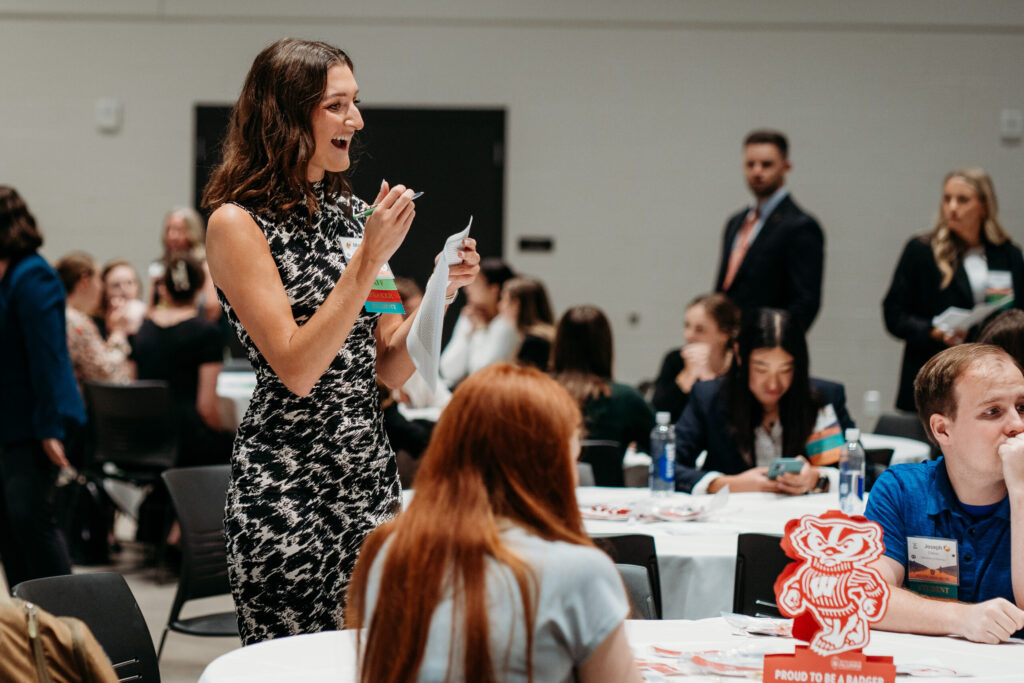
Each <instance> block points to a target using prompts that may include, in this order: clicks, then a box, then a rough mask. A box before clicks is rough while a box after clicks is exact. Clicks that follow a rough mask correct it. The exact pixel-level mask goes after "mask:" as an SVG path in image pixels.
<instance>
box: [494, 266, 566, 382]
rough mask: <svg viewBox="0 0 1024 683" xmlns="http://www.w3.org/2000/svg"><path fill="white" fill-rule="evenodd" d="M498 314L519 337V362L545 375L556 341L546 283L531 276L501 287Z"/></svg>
mask: <svg viewBox="0 0 1024 683" xmlns="http://www.w3.org/2000/svg"><path fill="white" fill-rule="evenodd" d="M498 313H499V315H501V316H503V317H504V318H505V320H506V321H507V322H508V323H509V324H510V325H511V326H512V327H513V328H515V330H516V334H517V335H518V336H519V348H518V349H517V350H516V352H515V359H516V361H518V362H519V363H520V364H521V365H532V366H533V367H535V368H537V369H538V370H543V371H545V372H546V371H547V369H548V363H549V361H550V359H551V341H552V340H553V339H554V338H555V317H554V315H552V313H551V301H550V300H549V299H548V292H547V290H546V289H544V283H543V282H541V281H540V280H537V279H535V278H532V277H514V278H512V279H511V280H508V281H507V282H506V283H505V286H504V287H502V288H501V299H500V300H499V301H498Z"/></svg>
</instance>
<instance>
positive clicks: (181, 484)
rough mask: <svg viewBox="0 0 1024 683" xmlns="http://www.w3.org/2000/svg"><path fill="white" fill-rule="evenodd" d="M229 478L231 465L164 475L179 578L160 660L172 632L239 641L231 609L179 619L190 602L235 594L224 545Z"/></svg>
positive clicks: (192, 468) (162, 643) (162, 639)
mask: <svg viewBox="0 0 1024 683" xmlns="http://www.w3.org/2000/svg"><path fill="white" fill-rule="evenodd" d="M230 478H231V468H230V466H229V465H210V466H204V467H182V468H177V469H171V470H167V471H166V472H164V473H163V479H164V483H165V484H166V485H167V491H168V492H169V493H170V494H171V502H172V503H173V505H174V510H175V512H176V513H177V515H178V523H179V524H180V525H181V575H180V576H179V578H178V591H177V593H176V594H175V596H174V603H173V604H172V605H171V613H170V615H169V616H168V617H167V625H166V626H165V627H164V631H163V634H162V635H161V636H160V646H159V647H158V649H157V657H159V656H160V654H161V653H162V652H163V649H164V642H165V641H166V640H167V632H168V631H174V632H176V633H184V634H187V635H192V636H220V637H229V636H234V637H236V638H237V637H238V622H237V620H236V618H235V612H234V611H233V610H232V611H230V612H217V613H213V614H203V615H200V616H195V617H189V618H187V619H182V618H181V608H182V606H184V604H185V603H186V602H188V601H189V600H197V599H199V598H208V597H211V596H215V595H226V594H230V592H231V589H230V587H229V585H228V564H227V554H226V550H225V547H224V503H225V501H226V500H227V491H228V482H229V480H230Z"/></svg>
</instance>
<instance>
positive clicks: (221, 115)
mask: <svg viewBox="0 0 1024 683" xmlns="http://www.w3.org/2000/svg"><path fill="white" fill-rule="evenodd" d="M361 111H362V114H363V120H364V123H365V126H364V128H363V131H362V132H360V133H359V134H358V135H357V136H356V145H355V147H354V149H353V156H354V159H355V163H354V164H353V166H352V170H351V172H350V178H351V180H352V186H353V188H354V189H355V193H356V195H357V196H359V197H360V198H362V199H364V200H366V201H367V202H372V201H373V199H374V198H375V197H376V196H377V192H378V190H379V189H380V182H381V180H383V179H387V180H388V182H389V183H392V184H396V183H402V184H404V185H406V186H408V187H412V188H414V189H416V190H420V191H423V192H424V195H423V197H422V198H421V199H418V200H417V201H416V221H415V223H413V226H412V230H410V232H409V235H408V236H407V237H406V240H405V242H404V243H403V244H402V247H401V248H400V249H399V250H398V252H397V253H395V255H394V257H393V258H392V259H391V268H392V269H393V270H394V272H395V273H396V274H398V275H404V276H406V277H411V278H413V279H415V280H416V281H417V282H418V283H419V284H420V286H421V287H423V286H425V285H426V283H427V278H428V277H429V276H430V273H431V271H432V270H433V267H434V256H435V255H436V254H437V253H438V252H439V251H440V250H441V247H442V246H443V245H444V239H445V238H446V237H447V236H448V235H451V234H453V233H455V232H458V231H459V230H461V229H462V228H463V227H465V225H466V222H467V221H468V220H469V217H470V216H471V215H472V216H473V229H472V231H471V232H470V235H472V236H473V237H474V238H475V239H476V240H477V243H478V248H479V250H480V254H481V255H482V256H485V257H486V256H497V257H501V256H503V249H504V247H503V244H504V216H505V110H504V109H395V108H374V107H365V108H361ZM230 113H231V107H230V106H224V105H196V108H195V124H196V129H195V131H196V132H195V198H194V202H195V205H196V208H199V202H200V200H201V198H202V192H203V187H205V185H206V181H207V180H208V178H209V175H210V171H211V169H212V168H213V167H214V166H215V165H216V164H217V163H218V162H219V161H220V144H221V141H222V140H223V137H224V133H225V131H226V130H227V124H228V119H229V117H230ZM463 299H464V297H459V299H457V300H456V306H461V303H462V301H463ZM455 317H456V316H455V315H454V311H453V312H450V313H449V315H448V316H447V321H446V322H447V324H446V326H445V337H446V338H447V336H448V333H449V332H450V329H451V326H452V325H453V324H454V320H455Z"/></svg>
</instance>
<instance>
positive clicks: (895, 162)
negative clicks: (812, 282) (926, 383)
mask: <svg viewBox="0 0 1024 683" xmlns="http://www.w3.org/2000/svg"><path fill="white" fill-rule="evenodd" d="M83 5H86V6H85V7H83ZM285 35H293V36H300V37H307V38H317V39H324V40H327V41H330V42H333V43H336V44H338V45H340V46H342V47H343V48H344V49H346V50H347V51H348V52H349V53H350V54H351V55H352V56H353V57H354V59H355V61H356V65H357V76H358V78H359V82H360V86H361V88H362V92H363V95H362V97H363V100H364V102H365V103H367V104H374V105H444V106H502V107H506V108H507V109H508V155H507V164H508V166H507V195H506V200H507V212H506V240H507V241H506V245H505V248H506V254H508V256H509V259H510V261H511V262H512V263H513V265H514V266H515V267H517V268H518V269H521V270H523V271H525V272H528V273H531V274H535V275H537V276H540V277H542V278H544V279H545V280H546V281H547V283H548V284H549V286H550V289H551V292H552V294H553V298H554V303H555V305H556V307H557V308H558V309H559V310H562V309H564V308H565V307H566V306H568V305H571V304H574V303H584V302H590V303H596V304H598V305H600V306H602V307H603V308H604V309H605V310H606V311H607V312H608V313H609V315H610V316H611V318H612V322H613V325H614V328H615V331H616V344H617V352H618V353H617V364H616V367H617V372H618V374H619V377H620V378H621V379H623V380H627V381H636V380H639V379H641V378H643V377H646V376H651V375H653V374H654V373H655V371H656V370H657V364H658V362H659V360H660V358H661V355H662V354H663V352H664V351H665V350H666V349H667V348H668V347H669V346H671V345H674V344H676V343H678V339H679V337H680V331H679V328H680V319H681V315H682V306H683V303H684V302H685V301H686V300H688V299H690V298H691V297H692V296H694V295H695V294H698V293H700V292H702V291H705V290H706V289H707V288H708V287H709V286H710V283H711V279H712V277H713V274H714V268H715V262H716V260H717V252H718V242H719V236H720V232H721V228H722V225H723V222H724V220H725V217H726V216H727V215H728V214H730V213H731V212H733V211H735V210H737V209H738V208H739V207H740V206H741V205H743V204H744V203H746V202H747V201H748V200H749V197H748V195H747V193H746V190H745V188H744V185H743V182H742V177H741V174H740V166H739V161H740V140H741V139H742V136H743V135H744V133H746V132H747V131H748V130H749V129H750V128H752V127H755V126H760V125H771V126H776V127H779V128H781V129H783V130H785V131H787V132H788V133H789V134H790V137H791V144H792V158H793V162H794V169H793V172H792V174H791V176H790V187H791V189H792V191H793V195H794V197H795V198H796V199H797V201H798V202H800V203H801V204H802V205H804V206H805V207H806V208H807V209H809V210H810V211H811V212H813V213H815V214H817V216H818V217H819V219H820V220H821V222H822V224H823V226H824V228H825V231H826V236H827V246H826V248H827V264H826V284H825V292H824V305H823V308H822V312H821V314H820V316H819V318H818V321H817V323H816V324H815V327H814V329H813V331H812V333H811V338H810V339H811V351H812V358H813V359H814V360H813V368H812V370H813V371H814V372H815V373H816V374H819V375H822V376H827V377H830V378H834V379H838V380H841V381H843V382H845V383H846V385H847V390H848V394H849V397H850V403H851V408H852V409H853V412H854V414H855V415H859V412H860V403H861V401H860V397H861V395H862V394H863V392H864V390H866V389H869V388H877V389H880V390H881V391H882V392H883V404H884V405H886V406H888V405H891V403H892V397H893V394H894V390H895V384H896V375H897V370H898V362H899V355H900V349H901V347H900V344H899V343H898V342H897V341H896V340H893V339H892V338H890V337H889V336H888V335H887V334H886V333H885V331H884V329H883V327H882V322H881V315H880V308H879V302H880V300H881V298H882V296H883V294H884V292H885V289H886V287H887V286H888V281H889V278H890V276H891V273H892V268H893V265H894V263H895V261H896V258H897V256H898V253H899V250H900V248H901V246H902V244H903V242H904V241H905V240H906V239H907V237H908V236H909V235H910V234H911V233H914V232H918V231H921V230H923V229H925V228H927V227H928V226H929V225H930V224H931V222H932V221H933V219H934V216H935V212H936V209H937V203H938V197H939V189H940V187H939V186H940V181H941V178H942V176H943V174H944V173H945V172H946V171H947V170H949V169H951V168H954V167H959V166H964V165H975V164H977V165H982V166H984V167H985V168H986V169H988V170H989V171H990V172H991V174H992V176H993V178H994V179H995V183H996V188H997V190H998V191H999V193H1000V199H1001V202H1002V217H1003V220H1004V224H1005V225H1006V227H1007V228H1008V229H1009V231H1010V233H1011V234H1012V235H1013V236H1014V238H1015V239H1016V240H1018V241H1022V240H1024V227H1022V223H1024V194H1022V193H1021V191H1020V190H1021V182H1022V179H1024V148H1021V147H1020V146H1011V145H1006V144H1004V143H1002V142H1001V140H1000V136H999V130H998V122H999V113H1000V110H1002V109H1003V108H1014V109H1024V87H1022V86H1024V72H1022V70H1021V68H1020V66H1021V64H1022V63H1024V3H1020V2H1016V1H1015V0H982V1H974V2H971V3H963V2H949V1H946V0H904V1H902V2H899V3H892V2H884V1H882V0H877V1H874V2H858V3H847V2H839V1H838V0H836V1H830V2H819V1H815V0H780V1H778V2H758V1H756V0H729V1H724V2H706V1H704V0H661V1H656V0H631V2H615V1H612V0H574V1H564V2H558V3H554V2H541V1H534V2H516V3H511V2H508V3H497V2H473V1H471V0H446V1H437V2H431V3H425V2H422V1H420V2H413V1H411V0H406V1H398V0H391V1H386V0H382V1H380V2H374V3H369V2H367V3H352V2H338V1H332V2H327V1H326V0H323V1H321V0H291V1H290V2H270V1H268V0H259V1H253V2H249V1H246V0H233V1H230V2H228V1H222V2H207V1H200V0H148V2H145V1H143V0H92V1H90V2H83V0H47V1H43V0H0V63H2V64H3V67H4V69H3V71H4V88H3V95H2V97H0V182H7V183H10V184H13V185H15V186H16V187H18V188H19V190H21V191H22V192H23V194H24V195H25V196H26V198H27V199H28V201H29V202H30V205H31V206H32V208H33V209H34V211H35V212H36V214H37V216H38V217H39V218H40V220H41V221H42V224H43V226H44V228H45V231H46V236H47V246H46V250H45V253H46V255H47V256H49V257H51V258H53V257H57V256H59V255H60V254H61V253H63V252H65V251H69V250H71V249H77V248H84V249H86V250H88V251H90V252H92V253H93V254H94V255H96V256H97V257H98V258H99V259H101V260H105V259H108V258H112V257H114V256H125V257H128V258H130V259H132V260H133V261H134V262H135V263H136V264H138V265H139V266H140V267H144V265H145V264H146V263H147V262H148V261H149V260H150V259H151V258H153V257H154V256H155V255H156V254H157V252H158V244H157V240H158V235H157V232H158V228H159V222H160V220H161V217H162V215H163V213H164V211H165V210H166V209H167V208H168V207H170V206H171V205H174V204H179V203H188V202H189V201H190V199H191V184H192V177H191V175H192V171H191V159H192V154H191V149H190V145H191V140H192V107H193V106H194V105H195V104H196V103H199V102H204V103H213V102H230V101H233V99H234V98H235V96H236V95H237V92H238V89H239V87H240V85H241V82H242V79H243V77H244V75H245V71H246V69H247V68H248V65H249V63H250V62H251V60H252V58H253V56H254V55H255V54H256V52H257V51H258V50H259V49H260V48H262V47H263V46H264V45H266V44H267V43H269V42H271V41H273V40H274V39H276V38H279V37H281V36H285ZM106 96H110V97H117V98H119V99H120V100H122V101H123V103H124V126H123V129H122V130H121V132H119V133H118V134H115V135H107V134H101V133H99V132H97V130H96V127H95V123H94V117H93V106H94V103H95V100H96V99H97V98H99V97H106ZM443 143H444V141H443V140H438V154H444V144H443ZM454 227H455V226H453V228H454ZM414 229H415V228H414ZM537 234H547V235H552V236H554V238H555V240H556V246H557V249H556V251H555V252H554V253H553V254H551V255H527V254H518V253H517V252H516V250H515V245H516V243H517V240H518V237H519V236H521V235H537ZM634 312H635V313H637V314H638V315H639V322H638V323H637V324H636V325H630V324H629V323H628V319H629V316H630V314H631V313H634ZM868 426H870V425H868Z"/></svg>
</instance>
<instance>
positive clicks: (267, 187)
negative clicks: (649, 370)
mask: <svg viewBox="0 0 1024 683" xmlns="http://www.w3.org/2000/svg"><path fill="white" fill-rule="evenodd" d="M358 94H359V88H358V86H357V84H356V81H355V77H354V76H353V73H352V61H351V60H350V59H349V57H348V55H346V54H345V53H344V52H342V51H341V50H339V49H338V48H335V47H333V46H330V45H327V44H326V43H320V42H310V41H304V40H295V39H290V38H286V39H282V40H279V41H277V42H276V43H274V44H272V45H270V46H269V47H267V48H265V49H264V50H263V51H262V52H260V54H259V55H258V56H257V57H256V59H255V61H254V62H253V64H252V67H251V69H250V70H249V74H248V76H247V77H246V79H245V84H244V85H243V87H242V92H241V95H240V96H239V98H238V102H237V103H236V104H235V107H234V110H233V112H232V115H231V121H230V123H229V126H228V132H227V138H226V139H225V142H224V148H223V149H224V151H223V159H222V161H221V164H220V166H218V167H217V169H216V170H215V171H214V173H213V175H212V177H211V178H210V182H209V184H208V185H207V187H206V192H205V194H204V197H203V203H204V204H205V205H206V206H208V207H210V208H212V209H214V212H213V214H212V215H211V217H210V222H209V228H208V231H207V243H206V256H207V262H208V264H209V267H210V273H211V275H212V276H213V280H214V283H215V284H216V286H217V289H218V290H219V291H218V294H219V298H220V302H221V305H222V306H223V308H224V312H225V314H226V316H227V319H228V320H229V321H230V323H231V324H232V326H233V327H234V329H235V331H236V332H237V333H238V336H239V338H240V339H241V341H242V343H243V345H244V346H245V347H246V349H247V351H248V356H249V360H250V361H251V362H252V364H253V367H254V369H255V371H256V389H255V391H254V392H253V397H252V401H251V402H250V404H249V409H248V411H247V412H246V414H245V417H244V418H243V420H242V423H241V424H240V425H239V428H238V433H237V435H236V437H235V446H234V452H233V454H232V465H231V485H230V488H229V491H228V500H227V506H226V509H225V533H226V536H227V550H228V576H229V579H230V582H231V588H232V593H233V595H234V598H235V605H236V609H237V611H238V622H239V628H240V631H241V636H242V641H243V642H244V643H246V644H249V643H253V642H257V641H260V640H267V639H270V638H276V637H279V636H286V635H291V634H295V633H304V632H311V631H323V630H329V629H336V628H340V627H341V625H342V623H343V618H342V614H341V612H340V611H339V609H338V607H339V605H341V603H342V601H343V598H344V596H345V587H346V586H347V585H348V579H349V574H350V572H351V570H352V567H353V565H354V564H355V560H356V555H357V553H358V551H359V547H360V545H361V544H362V542H363V539H364V538H365V537H366V535H367V534H369V533H370V531H372V530H373V529H374V528H376V527H377V525H379V524H380V523H382V522H384V521H386V520H388V519H390V518H391V517H392V516H393V515H394V514H396V512H397V510H398V506H399V493H400V488H399V483H398V469H397V465H396V462H395V455H394V452H393V451H392V449H391V446H390V445H389V444H388V441H387V437H386V435H385V433H384V427H383V422H382V420H381V414H380V401H379V400H378V395H377V388H376V379H377V376H378V375H379V376H380V377H381V379H382V380H383V381H384V382H385V383H386V384H387V385H388V386H390V387H400V386H401V385H402V383H403V382H405V380H406V379H408V377H409V376H410V375H411V374H412V372H413V365H412V360H411V359H410V358H409V354H408V351H407V350H406V346H405V340H406V337H407V335H408V332H409V327H410V325H411V324H412V320H413V317H414V316H410V317H409V318H408V319H407V320H405V321H404V322H403V319H402V316H401V315H397V314H384V315H381V314H378V313H370V312H367V311H366V310H365V307H364V303H365V302H366V300H367V296H368V294H369V292H370V289H371V287H372V286H373V283H374V279H375V278H376V277H377V274H378V273H379V272H380V270H381V268H382V267H383V266H384V264H386V263H387V261H388V259H389V258H391V255H392V254H394V253H395V251H396V250H397V249H398V247H399V246H400V245H401V244H402V241H403V240H404V239H405V235H406V233H407V232H408V231H409V227H410V225H411V224H412V220H413V216H414V215H415V207H414V206H413V203H412V195H413V191H412V190H407V189H406V188H405V187H403V186H401V185H397V186H395V187H390V186H389V185H388V183H387V182H383V183H382V184H381V189H380V192H379V194H378V195H377V197H376V198H375V199H374V202H373V203H374V205H376V207H377V208H376V210H375V211H374V212H373V213H372V214H371V215H370V217H369V218H368V219H366V218H360V217H358V216H357V214H358V213H359V212H361V211H362V210H364V209H365V208H367V204H366V203H365V202H363V201H361V200H360V199H358V198H357V197H355V196H353V195H352V193H351V189H350V187H349V184H348V181H347V180H346V178H345V175H344V172H345V171H346V170H348V168H349V166H350V163H351V162H350V158H349V150H350V148H351V145H352V140H353V137H354V136H355V135H356V134H357V133H358V132H359V131H360V130H361V129H362V127H363V119H362V116H361V115H360V113H359V107H358V102H359V101H358V99H357V97H358ZM360 238H361V240H362V243H361V246H359V248H358V249H357V250H356V252H355V254H354V255H353V256H352V258H351V259H346V257H345V255H344V253H343V251H342V248H341V247H342V241H343V239H345V240H351V239H360ZM461 254H462V256H463V259H464V261H463V263H462V264H461V265H457V266H453V267H452V269H451V274H450V279H449V284H448V292H447V294H448V296H449V298H452V297H454V296H455V293H456V291H457V290H458V289H459V288H460V287H462V286H463V285H465V284H466V283H468V282H469V281H471V280H472V279H473V278H474V277H475V276H476V273H477V270H478V266H477V264H478V262H479V256H478V254H477V253H476V250H475V242H474V241H473V240H471V239H468V238H467V239H466V240H465V241H464V243H463V249H462V252H461Z"/></svg>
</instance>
